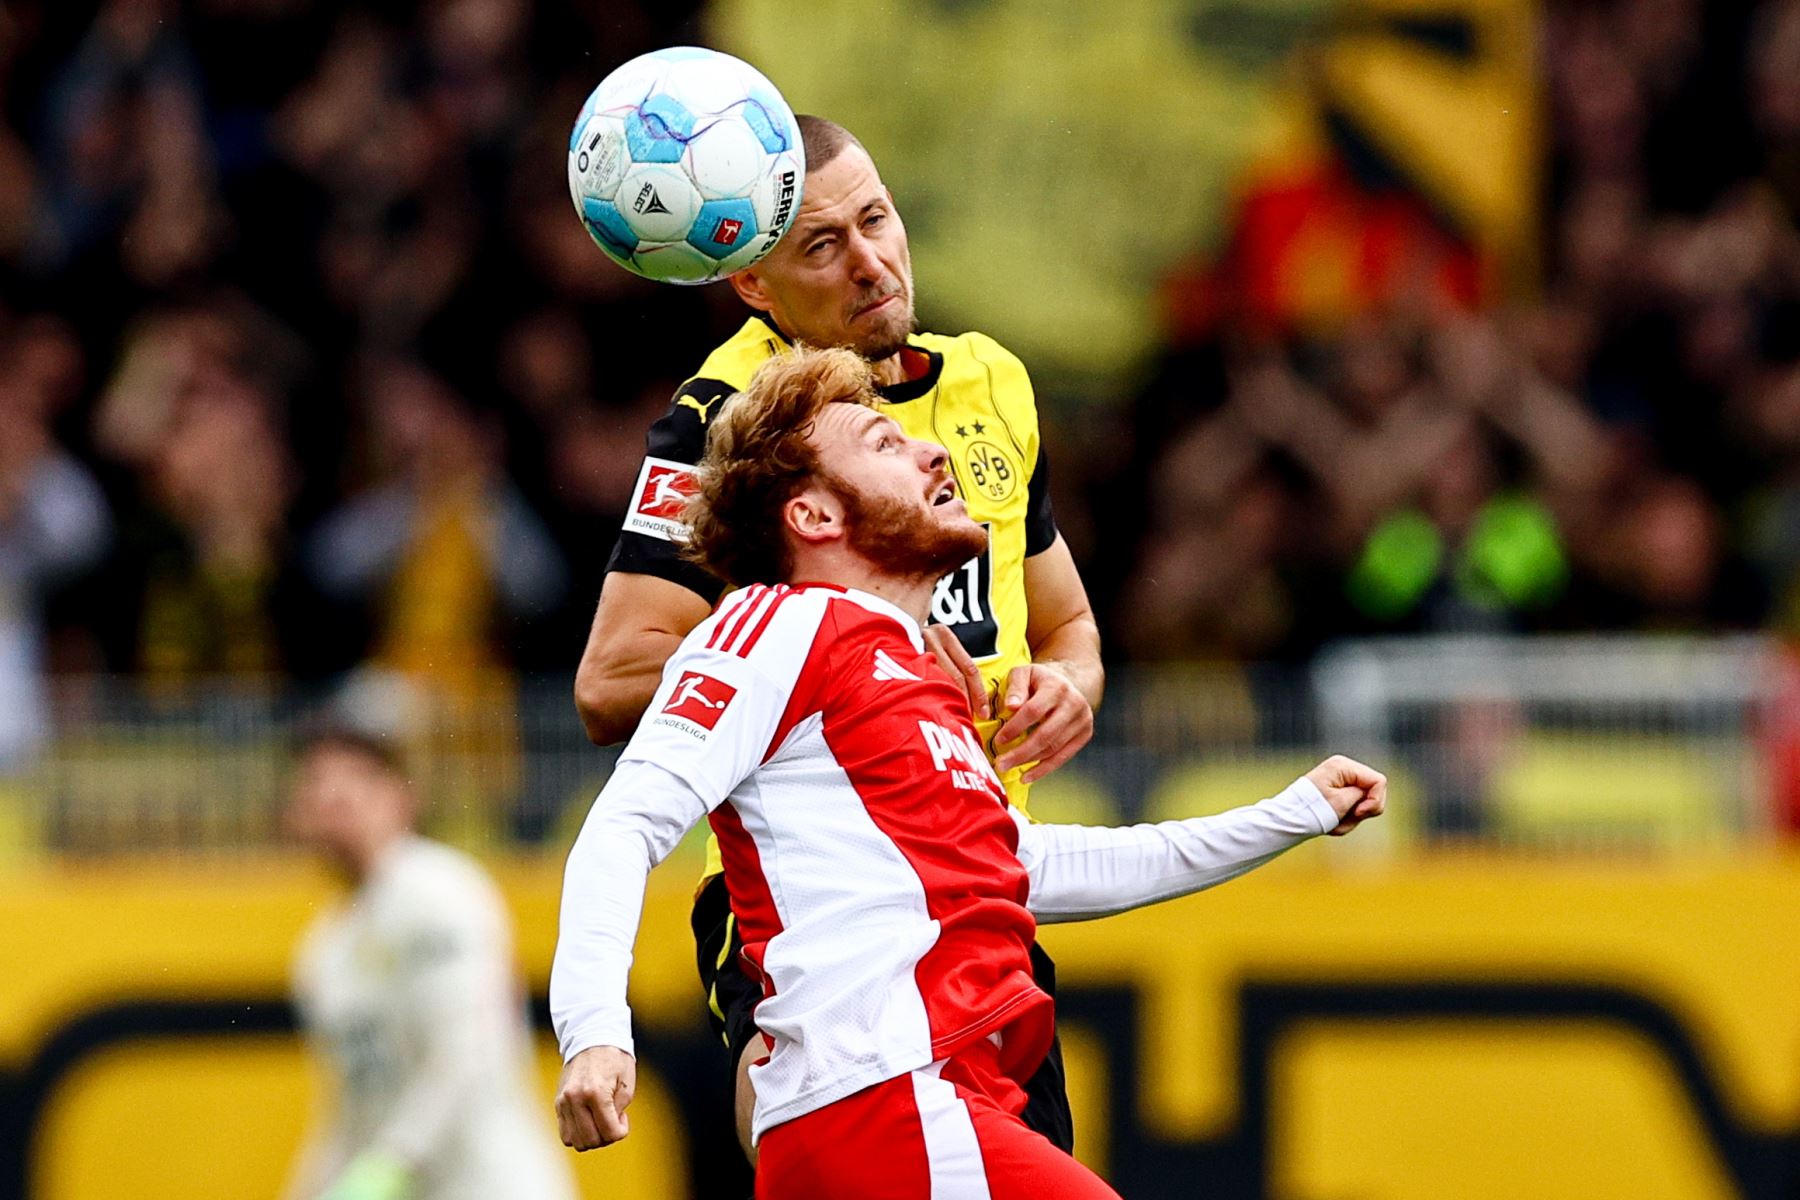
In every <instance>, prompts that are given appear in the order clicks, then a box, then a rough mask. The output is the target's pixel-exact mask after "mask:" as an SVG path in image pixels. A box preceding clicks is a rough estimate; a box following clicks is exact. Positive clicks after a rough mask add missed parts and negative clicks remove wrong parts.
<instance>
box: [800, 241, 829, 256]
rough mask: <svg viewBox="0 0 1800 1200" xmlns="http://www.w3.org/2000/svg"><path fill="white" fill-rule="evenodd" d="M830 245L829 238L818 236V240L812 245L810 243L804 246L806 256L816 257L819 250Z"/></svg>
mask: <svg viewBox="0 0 1800 1200" xmlns="http://www.w3.org/2000/svg"><path fill="white" fill-rule="evenodd" d="M830 245H831V239H830V238H820V239H819V240H818V241H816V242H814V243H813V244H812V245H810V246H808V247H807V248H806V256H807V257H808V258H817V257H818V256H819V252H820V251H821V250H824V249H826V248H827V247H829V246H830Z"/></svg>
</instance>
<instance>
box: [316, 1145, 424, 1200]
mask: <svg viewBox="0 0 1800 1200" xmlns="http://www.w3.org/2000/svg"><path fill="white" fill-rule="evenodd" d="M410 1195H412V1170H411V1169H410V1168H409V1167H407V1165H406V1163H405V1162H404V1161H402V1160H401V1159H400V1158H398V1157H396V1156H395V1155H392V1154H384V1153H382V1152H381V1151H379V1150H368V1151H365V1152H363V1153H362V1154H359V1155H357V1156H356V1157H355V1158H353V1159H351V1160H350V1163H349V1165H348V1166H346V1167H345V1168H344V1169H343V1172H342V1173H341V1174H339V1175H338V1177H337V1178H336V1179H334V1180H332V1182H331V1186H330V1187H328V1188H326V1189H325V1190H324V1191H323V1192H321V1193H320V1194H319V1200H404V1198H405V1197H407V1196H410Z"/></svg>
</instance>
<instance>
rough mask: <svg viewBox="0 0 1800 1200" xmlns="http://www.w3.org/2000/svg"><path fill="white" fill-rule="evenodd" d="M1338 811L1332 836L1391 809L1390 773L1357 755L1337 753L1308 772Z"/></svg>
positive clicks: (1329, 802)
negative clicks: (1366, 763)
mask: <svg viewBox="0 0 1800 1200" xmlns="http://www.w3.org/2000/svg"><path fill="white" fill-rule="evenodd" d="M1306 777H1307V778H1308V779H1310V780H1312V781H1313V784H1314V786H1316V787H1317V788H1318V789H1319V791H1320V792H1321V793H1323V795H1324V797H1325V803H1327V804H1329V805H1331V808H1332V811H1333V812H1335V813H1337V815H1338V826H1337V828H1336V829H1333V830H1332V831H1331V836H1333V837H1342V836H1343V835H1344V834H1346V833H1349V832H1350V831H1351V830H1352V829H1355V828H1356V827H1357V826H1358V825H1360V824H1362V823H1363V822H1364V821H1366V820H1368V819H1369V818H1370V817H1379V816H1380V815H1381V814H1382V813H1384V812H1386V811H1387V776H1386V775H1383V774H1382V773H1381V772H1380V771H1377V770H1375V769H1374V768H1373V767H1365V766H1364V765H1363V764H1362V763H1359V762H1357V761H1356V760H1355V759H1354V758H1345V757H1344V756H1343V755H1341V754H1334V755H1332V756H1331V757H1330V758H1328V759H1326V760H1325V761H1324V762H1322V763H1320V764H1319V765H1318V766H1316V767H1314V768H1313V769H1312V770H1310V771H1308V772H1307V773H1306Z"/></svg>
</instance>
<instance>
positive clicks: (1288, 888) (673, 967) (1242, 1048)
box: [0, 846, 1800, 1200]
mask: <svg viewBox="0 0 1800 1200" xmlns="http://www.w3.org/2000/svg"><path fill="white" fill-rule="evenodd" d="M1328 850H1329V847H1325V846H1315V847H1309V848H1307V849H1304V850H1302V851H1299V852H1296V854H1295V855H1292V856H1290V858H1289V859H1288V860H1284V862H1283V863H1282V864H1281V865H1279V866H1278V867H1277V868H1274V869H1271V870H1267V871H1265V872H1263V873H1261V874H1259V875H1254V876H1251V877H1249V878H1246V879H1243V880H1240V881H1237V882H1235V883H1232V884H1230V885H1228V886H1226V887H1223V888H1220V889H1218V890H1217V891H1214V892H1211V893H1207V894H1205V895H1202V896H1197V897H1192V898H1190V899H1187V900H1184V901H1180V902H1177V903H1174V904H1170V905H1165V906H1163V907H1161V908H1159V909H1155V910H1150V911H1146V912H1142V913H1137V914H1133V915H1130V916H1127V917H1121V918H1115V919H1112V920H1108V921H1100V922H1094V923H1089V924H1084V925H1070V926H1060V927H1056V928H1052V929H1047V930H1046V931H1045V932H1044V941H1045V944H1046V945H1047V947H1048V948H1049V949H1050V950H1051V952H1052V954H1053V955H1054V956H1055V957H1056V959H1057V961H1058V965H1059V977H1060V989H1059V990H1060V999H1059V1013H1060V1019H1061V1024H1062V1030H1063V1036H1064V1039H1065V1043H1066V1052H1067V1058H1068V1064H1069V1075H1070V1082H1071V1093H1072V1096H1073V1099H1074V1103H1075V1108H1076V1114H1075V1115H1076V1128H1077V1137H1078V1143H1079V1145H1078V1152H1079V1153H1080V1155H1081V1156H1082V1157H1083V1158H1084V1159H1085V1160H1087V1161H1088V1162H1089V1163H1091V1164H1092V1165H1094V1166H1095V1167H1096V1168H1097V1169H1099V1170H1100V1171H1102V1172H1103V1173H1105V1174H1106V1175H1107V1176H1108V1177H1109V1178H1110V1179H1111V1180H1112V1181H1113V1182H1114V1184H1115V1186H1117V1187H1118V1188H1119V1190H1120V1192H1121V1193H1122V1194H1123V1195H1124V1196H1126V1197H1130V1198H1132V1200H1157V1198H1160V1197H1178V1196H1182V1197H1185V1196H1193V1195H1205V1196H1208V1197H1238V1198H1243V1200H1264V1198H1267V1200H1276V1198H1280V1200H1332V1198H1335V1197H1350V1196H1354V1197H1359V1198H1361V1200H1444V1198H1446V1197H1456V1198H1457V1200H1488V1198H1492V1200H1518V1198H1519V1197H1524V1196H1529V1197H1532V1198H1533V1200H1596V1198H1606V1197H1619V1198H1621V1200H1626V1198H1629V1200H1727V1198H1731V1197H1750V1198H1758V1200H1760V1198H1762V1197H1770V1198H1771V1200H1772V1198H1773V1197H1776V1196H1784V1197H1791V1195H1792V1194H1793V1192H1792V1186H1793V1184H1794V1182H1795V1175H1794V1171H1795V1166H1796V1163H1800V1154H1797V1153H1796V1151H1800V1134H1797V1132H1796V1131H1797V1130H1800V968H1797V967H1796V966H1795V965H1794V958H1793V952H1792V948H1793V947H1794V946H1795V945H1797V944H1800V861H1797V860H1796V859H1794V858H1792V857H1774V856H1771V857H1769V858H1767V859H1764V860H1759V861H1755V862H1718V863H1710V862H1685V863H1668V864H1664V865H1610V864H1593V865H1574V864H1561V865H1550V864H1544V863H1531V862H1525V861H1513V860H1480V859H1455V860H1444V861H1437V860H1425V861H1420V862H1414V863H1410V864H1408V865H1406V866H1405V867H1404V868H1400V867H1389V868H1374V867H1370V868H1367V869H1362V868H1359V869H1355V870H1351V871H1347V872H1333V871H1328V870H1326V869H1325V864H1326V861H1327V858H1328ZM1315 851H1316V853H1315ZM497 873H498V874H499V876H500V878H501V881H502V884H503V886H504V888H505V891H506V893H507V895H508V897H509V900H510V902H511V905H512V908H513V912H514V916H515V919H516V921H517V923H518V929H519V938H520V945H519V950H520V955H521V959H522V962H523V964H524V968H525V970H526V973H527V976H528V978H529V979H530V981H531V983H532V985H533V987H534V989H535V990H536V991H537V992H538V993H540V995H541V993H542V991H543V988H544V985H545V981H546V979H547V975H548V968H549V962H550V957H551V953H552V951H553V947H554V938H555V921H556V901H557V893H558V888H559V880H560V863H557V862H513V863H503V864H500V865H499V866H498V868H497ZM691 883H692V880H691V864H689V863H687V862H680V863H677V864H672V865H671V866H670V867H669V868H666V869H664V870H661V871H658V872H657V873H656V875H655V877H653V879H652V884H651V894H650V897H649V900H648V905H647V911H646V919H645V925H644V930H643V933H642V936H641V937H640V938H639V943H638V961H637V967H636V973H635V976H634V995H633V1003H634V1005H635V1008H636V1011H637V1014H638V1016H639V1019H640V1022H641V1025H642V1033H643V1037H642V1043H641V1054H642V1059H643V1062H642V1073H641V1089H640V1092H639V1096H638V1100H637V1103H636V1107H635V1108H634V1110H633V1122H632V1135H631V1137H630V1138H629V1139H628V1140H627V1141H626V1142H625V1143H623V1144H621V1145H619V1146H617V1147H614V1148H612V1149H609V1150H606V1151H602V1152H596V1153H592V1154H588V1155H583V1156H579V1158H578V1160H577V1163H576V1166H577V1170H578V1172H579V1175H580V1178H581V1180H582V1183H583V1186H584V1189H585V1191H586V1194H587V1195H589V1196H593V1197H596V1198H598V1197H617V1196H633V1197H652V1198H664V1197H667V1198H679V1197H682V1196H687V1195H692V1194H694V1187H695V1183H694V1181H695V1180H696V1179H697V1178H699V1177H700V1167H701V1165H702V1164H704V1163H706V1162H707V1161H709V1160H714V1159H717V1157H718V1156H720V1155H725V1154H730V1153H735V1151H734V1150H733V1149H732V1147H731V1146H730V1145H729V1144H715V1142H714V1141H712V1140H708V1139H706V1138H704V1137H702V1136H701V1135H700V1134H699V1133H698V1132H697V1131H696V1129H695V1121H696V1118H695V1113H696V1112H697V1108H696V1100H695V1096H694V1093H695V1090H696V1082H697V1081H703V1080H704V1081H716V1080H717V1079H718V1075H717V1072H719V1071H720V1070H722V1066H721V1062H720V1060H721V1059H722V1055H721V1053H720V1052H719V1050H718V1049H717V1048H716V1047H715V1046H714V1045H713V1044H712V1043H711V1039H710V1037H709V1036H708V1035H707V1033H706V1031H705V1027H704V1025H703V1023H702V1021H701V1016H700V1013H701V1008H700V1005H701V1001H700V998H699V996H698V994H697V988H696V985H695V983H694V981H693V959H692V950H691V946H690V939H689V934H688V931H687V927H686V918H687V908H688V903H689V899H690V894H691V893H690V888H691ZM330 894H331V889H330V884H329V881H327V880H326V879H325V878H324V877H322V876H320V875H317V874H314V873H312V872H311V871H309V870H307V869H304V868H301V867H299V866H297V865H294V864H291V863H283V862H271V863H266V864H261V865H256V866H245V867H241V868H232V869H204V870H203V869H197V868H195V867H193V866H191V865H188V866H181V865H170V866H166V867H159V866H138V867H130V868H127V867H102V866H94V867H86V868H72V867H67V868H53V867H44V868H41V869H31V870H26V871H15V872H12V873H9V874H7V875H5V876H3V877H0V962H3V963H4V964H5V970H4V971H0V1101H3V1103H0V1114H3V1117H0V1119H3V1120H4V1122H5V1124H4V1126H3V1127H0V1171H3V1172H4V1173H3V1174H0V1197H5V1198H6V1200H19V1198H23V1197H30V1198H31V1200H102V1198H105V1200H117V1198H118V1197H123V1196H129V1197H131V1198H132V1200H176V1198H180V1200H209V1198H217V1200H227V1198H229V1200H244V1198H246V1197H273V1196H276V1195H278V1194H279V1192H280V1188H281V1184H282V1181H283V1178H284V1175H285V1172H286V1170H287V1166H288V1162H289V1159H290V1156H291V1155H292V1153H293V1150H294V1147H295V1145H296V1144H297V1142H298V1140H299V1138H300V1136H301V1133H302V1130H303V1128H304V1126H305V1123H306V1121H307V1119H308V1116H309V1112H310V1110H311V1108H312V1106H313V1105H315V1104H316V1103H318V1101H319V1098H320V1097H319V1086H320V1081H319V1079H318V1078H317V1075H316V1072H315V1070H314V1068H313V1067H312V1065H311V1064H310V1063H309V1062H308V1060H307V1058H306V1056H305V1054H304V1053H303V1052H302V1050H301V1048H300V1045H299V1043H298V1040H297V1039H296V1037H295V1036H294V1034H293V1031H292V1027H291V1014H290V1013H289V1011H288V1010H287V1008H286V1003H285V993H286V986H287V982H286V981H287V977H288V963H289V959H290V956H291V954H292V952H293V948H294V943H295V940H296V939H297V938H298V936H299V934H300V931H301V930H302V929H303V928H304V927H305V925H306V924H307V923H308V922H309V921H310V920H311V919H312V917H313V916H314V915H315V914H316V912H317V911H318V908H319V906H320V905H321V904H322V903H324V902H326V901H327V899H328V898H329V896H330ZM539 1006H540V1008H541V1001H540V1002H539ZM540 1048H541V1051H542V1061H541V1065H540V1087H541V1090H542V1093H543V1097H544V1120H545V1124H546V1127H549V1126H550V1125H551V1124H552V1116H551V1112H550V1097H551V1094H552V1088H553V1085H554V1079H555V1067H556V1064H555V1061H554V1059H555V1056H554V1051H553V1048H552V1046H551V1044H550V1043H549V1041H548V1039H547V1038H546V1039H545V1040H544V1041H543V1042H542V1043H541V1047H540ZM702 1090H704V1089H702Z"/></svg>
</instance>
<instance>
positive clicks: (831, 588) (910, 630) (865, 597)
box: [790, 579, 925, 654]
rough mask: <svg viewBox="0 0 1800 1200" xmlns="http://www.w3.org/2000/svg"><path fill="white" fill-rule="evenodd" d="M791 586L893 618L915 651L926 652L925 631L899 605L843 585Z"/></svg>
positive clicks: (814, 583)
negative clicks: (831, 594) (831, 595)
mask: <svg viewBox="0 0 1800 1200" xmlns="http://www.w3.org/2000/svg"><path fill="white" fill-rule="evenodd" d="M790 586H791V587H792V588H793V589H794V590H795V591H796V592H809V591H824V592H836V593H837V594H838V595H840V596H842V597H843V598H844V599H846V600H848V601H850V602H851V603H852V604H858V605H861V606H862V607H863V608H866V609H868V610H869V611H870V612H872V613H876V614H878V615H880V616H883V617H892V618H893V619H894V620H896V621H898V622H899V623H900V627H901V628H902V629H904V630H906V636H907V637H908V638H910V639H912V644H913V649H915V650H917V651H918V652H919V653H921V654H923V653H924V652H925V634H924V631H923V630H921V629H920V628H919V623H918V622H917V621H915V620H914V619H913V616H912V614H911V613H909V612H907V611H906V610H905V609H904V608H901V607H900V606H899V605H897V604H893V603H891V602H889V601H887V600H883V599H882V598H881V597H880V596H877V595H874V594H873V593H871V592H864V591H859V590H857V589H856V588H852V587H845V586H844V585H843V584H841V583H825V582H823V581H822V580H817V579H812V580H804V581H796V582H795V583H793V584H791V585H790Z"/></svg>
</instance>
